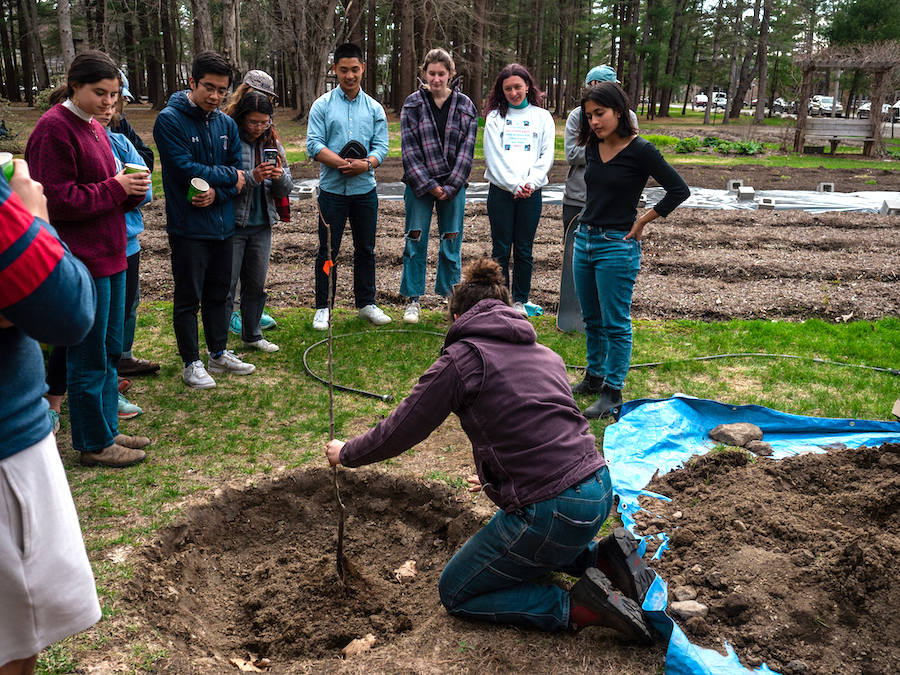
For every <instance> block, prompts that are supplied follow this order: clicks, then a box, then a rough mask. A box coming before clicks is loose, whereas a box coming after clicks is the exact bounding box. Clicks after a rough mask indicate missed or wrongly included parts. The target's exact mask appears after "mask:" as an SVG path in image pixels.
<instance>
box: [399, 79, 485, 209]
mask: <svg viewBox="0 0 900 675" xmlns="http://www.w3.org/2000/svg"><path fill="white" fill-rule="evenodd" d="M444 105H449V106H450V111H449V113H448V115H447V128H446V129H445V130H444V143H443V144H441V137H440V135H439V134H438V130H437V125H436V124H435V123H434V117H433V116H432V114H431V107H430V104H429V102H428V96H427V95H426V93H425V91H424V90H422V89H419V90H418V91H416V92H414V93H413V94H410V96H409V97H408V98H407V99H406V101H405V102H404V104H403V110H402V111H401V112H400V141H401V144H402V152H401V155H402V157H403V182H404V183H406V184H407V185H409V187H410V188H412V191H413V194H415V195H416V197H421V196H422V195H424V194H427V193H428V192H429V191H430V190H432V189H434V188H436V187H438V186H442V187H443V188H444V191H445V192H446V193H447V195H448V196H449V198H450V199H453V198H454V197H456V195H457V194H459V191H460V190H462V189H463V188H464V187H465V185H466V181H467V180H468V179H469V172H470V171H471V170H472V160H473V158H474V156H475V136H476V134H477V133H478V113H477V111H476V110H475V104H473V103H472V101H471V100H470V99H469V97H468V96H466V95H465V94H462V93H460V92H459V91H457V90H456V89H454V90H453V92H452V93H451V94H450V98H449V100H448V102H447V103H445V104H444Z"/></svg>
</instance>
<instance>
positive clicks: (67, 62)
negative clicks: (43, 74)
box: [56, 0, 75, 71]
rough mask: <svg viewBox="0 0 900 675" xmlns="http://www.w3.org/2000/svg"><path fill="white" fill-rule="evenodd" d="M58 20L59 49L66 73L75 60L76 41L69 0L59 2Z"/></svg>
mask: <svg viewBox="0 0 900 675" xmlns="http://www.w3.org/2000/svg"><path fill="white" fill-rule="evenodd" d="M56 20H57V23H58V24H59V47H60V49H61V50H62V58H63V66H64V67H65V69H66V71H68V70H69V66H71V65H72V61H74V60H75V40H74V39H73V38H72V7H71V5H70V4H69V0H57V2H56Z"/></svg>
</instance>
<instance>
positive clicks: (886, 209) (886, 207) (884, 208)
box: [881, 199, 900, 216]
mask: <svg viewBox="0 0 900 675" xmlns="http://www.w3.org/2000/svg"><path fill="white" fill-rule="evenodd" d="M881 215H883V216H900V199H885V200H884V203H883V204H882V205H881Z"/></svg>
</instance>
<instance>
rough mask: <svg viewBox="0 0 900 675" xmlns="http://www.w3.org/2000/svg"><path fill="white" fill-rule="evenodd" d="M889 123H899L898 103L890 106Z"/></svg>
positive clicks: (899, 108) (899, 105)
mask: <svg viewBox="0 0 900 675" xmlns="http://www.w3.org/2000/svg"><path fill="white" fill-rule="evenodd" d="M891 122H900V101H897V102H896V103H895V104H894V105H892V106H891Z"/></svg>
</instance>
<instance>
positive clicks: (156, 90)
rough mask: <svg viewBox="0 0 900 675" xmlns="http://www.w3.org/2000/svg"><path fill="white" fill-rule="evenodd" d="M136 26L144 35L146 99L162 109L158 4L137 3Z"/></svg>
mask: <svg viewBox="0 0 900 675" xmlns="http://www.w3.org/2000/svg"><path fill="white" fill-rule="evenodd" d="M137 15H138V26H140V29H141V34H142V35H143V36H144V38H143V39H144V43H143V45H144V49H143V51H144V54H146V61H147V100H149V101H150V103H152V104H153V109H154V110H162V109H163V106H164V105H165V104H166V95H165V92H164V89H163V72H162V55H161V50H160V39H161V38H160V35H161V34H160V31H159V5H157V4H153V3H148V4H147V5H143V6H141V5H138V10H137Z"/></svg>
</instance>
